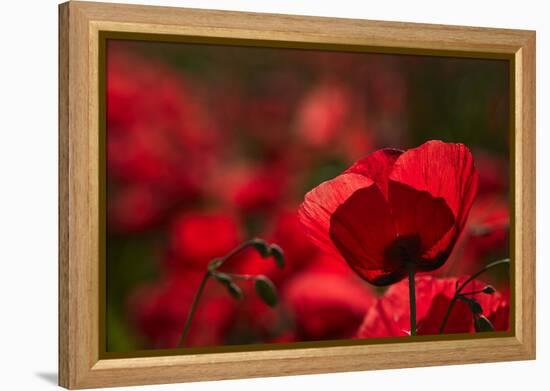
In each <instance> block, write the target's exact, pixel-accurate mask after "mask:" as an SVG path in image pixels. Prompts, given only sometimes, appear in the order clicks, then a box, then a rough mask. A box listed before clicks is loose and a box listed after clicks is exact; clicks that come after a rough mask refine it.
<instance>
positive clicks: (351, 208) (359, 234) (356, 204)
mask: <svg viewBox="0 0 550 391" xmlns="http://www.w3.org/2000/svg"><path fill="white" fill-rule="evenodd" d="M346 175H352V174H346ZM330 238H331V239H332V242H333V243H334V245H335V246H336V248H337V249H338V250H339V251H340V253H341V254H342V255H343V257H344V259H345V260H346V261H347V263H348V264H349V265H350V266H351V267H352V268H353V269H354V270H355V271H356V272H357V273H358V274H359V275H361V276H362V277H363V278H364V279H366V280H367V281H369V282H371V283H373V284H375V285H387V284H389V283H392V282H395V281H397V280H399V279H401V278H402V272H401V270H402V267H401V266H402V265H401V263H400V262H391V260H390V261H388V260H387V259H386V257H385V253H386V249H387V248H388V247H389V246H390V245H391V243H392V242H393V241H394V240H395V238H396V231H395V227H394V225H393V220H392V217H391V212H390V208H389V205H388V203H387V201H386V199H385V198H384V196H383V194H382V192H381V191H380V189H379V188H378V186H369V187H365V188H362V189H359V190H357V191H355V192H354V193H353V194H352V195H351V196H350V197H349V198H348V199H347V200H346V201H345V202H344V203H342V204H341V205H340V206H339V207H338V208H337V209H336V210H335V211H334V213H333V214H332V218H331V224H330Z"/></svg>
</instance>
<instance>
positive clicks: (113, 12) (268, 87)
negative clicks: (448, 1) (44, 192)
mask: <svg viewBox="0 0 550 391" xmlns="http://www.w3.org/2000/svg"><path fill="white" fill-rule="evenodd" d="M59 12H60V27H59V28H60V66H59V72H60V117H59V118H60V120H59V121H60V122H59V128H60V143H59V146H60V148H59V151H60V152H59V153H60V157H59V161H60V171H59V178H60V184H59V188H60V200H59V202H60V217H59V218H60V234H59V237H60V242H59V249H60V250H59V251H60V254H59V273H60V285H59V325H60V330H59V331H60V342H59V344H60V346H59V381H60V385H62V386H64V387H67V388H88V387H100V386H102V387H103V386H122V385H138V384H155V383H169V382H184V381H197V380H214V379H230V378H241V377H258V376H278V375H289V374H307V373H322V372H337V371H352V370H369V369H381V368H399V367H410V366H429V365H443V364H459V363H476V362H491V361H504V360H526V359H534V358H535V33H534V32H532V31H521V30H504V29H488V28H473V27H458V26H442V25H428V24H414V23H394V22H379V21H367V20H351V19H333V18H319V17H303V16H290V15H271V14H254V13H239V12H226V11H223V12H222V11H206V10H196V9H182V8H168V7H149V6H134V5H119V4H101V3H89V2H69V3H65V4H62V5H60V8H59ZM457 352H459V354H457Z"/></svg>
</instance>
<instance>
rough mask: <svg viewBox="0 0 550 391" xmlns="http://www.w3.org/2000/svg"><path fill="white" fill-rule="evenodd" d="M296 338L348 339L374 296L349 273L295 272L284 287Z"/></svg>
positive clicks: (355, 329)
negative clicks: (292, 317)
mask: <svg viewBox="0 0 550 391" xmlns="http://www.w3.org/2000/svg"><path fill="white" fill-rule="evenodd" d="M283 295H284V299H285V302H286V303H287V305H288V306H289V308H290V309H291V311H292V314H293V316H294V321H295V323H296V331H295V333H296V336H297V337H298V340H299V341H308V340H309V341H311V340H321V339H341V338H351V337H353V336H354V335H355V333H356V332H357V329H358V327H359V325H360V324H361V322H362V320H363V318H364V316H365V313H366V312H367V310H368V309H369V308H370V307H372V306H373V305H374V303H375V300H376V297H375V295H374V294H373V292H372V291H371V289H370V288H369V287H368V286H366V284H365V283H364V282H363V281H361V280H359V279H358V278H357V277H355V276H354V275H351V274H347V275H346V274H331V273H318V272H317V273H313V272H310V271H306V272H303V273H300V274H298V275H296V276H295V277H294V278H293V279H292V280H290V281H289V282H288V283H287V285H286V286H285V289H284V293H283Z"/></svg>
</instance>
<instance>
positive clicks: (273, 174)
mask: <svg viewBox="0 0 550 391" xmlns="http://www.w3.org/2000/svg"><path fill="white" fill-rule="evenodd" d="M242 179H243V180H242V181H241V183H239V184H238V186H237V187H236V189H235V192H234V195H233V202H234V204H235V206H236V207H237V208H238V209H239V210H240V211H241V212H243V213H259V212H268V211H271V210H272V209H273V208H274V207H275V206H276V205H277V204H278V203H279V202H280V201H281V198H282V197H283V195H284V191H285V189H286V182H287V175H286V172H285V170H284V169H283V168H282V167H280V166H277V165H270V166H267V167H263V168H261V169H258V170H254V171H253V172H251V173H250V174H249V175H248V176H247V177H245V178H242Z"/></svg>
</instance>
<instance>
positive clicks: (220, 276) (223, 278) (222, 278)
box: [212, 272, 233, 285]
mask: <svg viewBox="0 0 550 391" xmlns="http://www.w3.org/2000/svg"><path fill="white" fill-rule="evenodd" d="M212 276H213V277H214V278H215V279H216V280H218V281H219V282H221V283H222V284H224V285H227V284H229V283H231V282H233V279H232V278H231V276H230V275H229V274H227V273H221V272H213V273H212Z"/></svg>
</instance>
